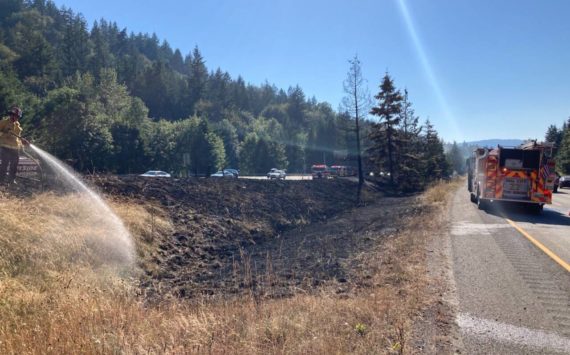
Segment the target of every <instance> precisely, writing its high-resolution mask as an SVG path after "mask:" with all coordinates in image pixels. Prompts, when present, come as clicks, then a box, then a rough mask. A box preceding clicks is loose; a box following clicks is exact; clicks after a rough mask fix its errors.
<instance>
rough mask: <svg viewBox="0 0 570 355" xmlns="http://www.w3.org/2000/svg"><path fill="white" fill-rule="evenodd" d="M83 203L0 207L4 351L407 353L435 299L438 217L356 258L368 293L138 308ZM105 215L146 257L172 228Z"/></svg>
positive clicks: (155, 216) (140, 217) (41, 200)
mask: <svg viewBox="0 0 570 355" xmlns="http://www.w3.org/2000/svg"><path fill="white" fill-rule="evenodd" d="M450 190H451V187H450V185H446V186H445V187H441V186H435V187H433V188H432V189H431V190H430V191H428V192H427V193H426V194H425V199H426V201H430V203H432V202H438V201H439V199H440V197H438V194H440V193H443V194H444V195H447V194H448V192H449V191H450ZM82 203H83V202H82V201H81V199H80V198H79V197H72V198H70V197H61V196H54V195H41V196H38V197H36V198H34V199H33V200H32V201H19V200H16V199H13V198H11V199H2V200H0V222H1V223H0V319H1V322H0V353H2V354H40V353H51V354H63V353H86V354H91V353H127V354H140V353H175V354H182V353H197V354H204V353H213V354H222V353H227V354H234V353H247V354H250V353H251V354H262V353H263V354H265V353H293V354H301V353H302V354H345V353H360V354H369V353H370V354H384V353H411V352H413V346H412V345H410V344H409V343H408V342H409V339H410V332H411V329H412V322H413V321H414V319H416V318H417V317H418V316H419V314H420V312H421V310H422V309H423V308H424V307H426V306H427V304H429V302H431V301H432V300H431V299H430V297H429V296H427V295H426V294H425V293H426V291H425V290H426V283H427V278H426V276H425V274H426V272H425V262H424V260H425V249H424V247H425V242H426V240H427V238H429V236H430V234H431V233H432V232H433V231H435V230H437V228H438V227H439V222H438V221H439V219H438V218H433V215H432V214H433V213H439V210H438V209H436V210H433V211H432V212H431V213H430V214H426V215H423V216H421V218H417V219H411V220H410V226H409V228H408V229H406V230H404V231H402V232H401V233H399V234H398V235H396V236H394V237H392V238H390V239H388V240H386V242H385V243H384V244H383V245H381V246H379V247H378V250H375V251H374V252H372V253H370V255H368V256H365V257H363V260H362V262H363V264H364V265H367V266H369V269H368V272H370V273H371V274H372V279H371V285H372V286H371V287H369V288H365V289H363V290H361V291H359V292H356V293H354V294H351V295H350V296H348V297H346V296H344V297H340V296H337V295H336V294H335V293H334V292H325V291H323V292H321V293H317V294H313V295H302V294H299V295H297V296H294V297H291V298H288V299H277V300H263V301H260V300H258V299H254V298H252V297H247V296H245V297H243V298H241V299H238V300H233V301H228V302H219V301H218V302H209V301H208V300H207V299H204V300H193V302H192V303H186V302H184V301H181V300H165V301H164V302H163V303H161V304H146V303H145V301H144V300H143V299H141V297H139V296H137V289H136V287H135V286H134V285H135V283H134V280H133V279H132V278H133V277H134V276H136V270H134V267H133V265H126V264H124V263H121V259H120V258H117V256H113V255H111V257H109V250H107V249H105V248H103V249H101V248H97V247H96V246H94V245H93V243H89V242H88V241H89V240H93V238H99V237H101V235H100V233H103V231H97V228H94V226H96V224H91V223H93V222H94V221H92V220H91V218H92V217H89V216H87V215H84V214H83V212H81V211H82V210H83V207H81V205H82ZM29 206H33V207H29ZM113 209H114V210H115V211H117V213H118V214H119V215H120V216H121V218H122V219H123V220H124V222H125V225H126V226H127V227H128V228H129V230H130V231H131V233H132V234H133V236H134V239H135V244H136V248H137V252H138V254H139V255H140V256H141V257H142V258H143V259H144V258H145V257H148V256H149V255H151V253H152V251H153V247H155V244H154V242H155V236H156V235H158V234H161V233H166V234H167V233H169V231H170V230H171V228H172V226H171V224H170V221H168V219H167V218H166V216H165V214H164V213H163V212H161V211H160V209H158V208H156V207H152V208H149V207H146V208H145V207H142V206H137V205H133V204H128V203H119V202H117V203H114V204H113ZM109 261H112V262H109ZM143 267H144V264H143Z"/></svg>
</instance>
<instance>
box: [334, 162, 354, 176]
mask: <svg viewBox="0 0 570 355" xmlns="http://www.w3.org/2000/svg"><path fill="white" fill-rule="evenodd" d="M331 174H332V175H333V176H341V177H342V176H356V169H355V168H354V167H352V166H348V165H333V166H331Z"/></svg>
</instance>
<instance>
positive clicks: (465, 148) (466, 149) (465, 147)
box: [443, 138, 524, 157]
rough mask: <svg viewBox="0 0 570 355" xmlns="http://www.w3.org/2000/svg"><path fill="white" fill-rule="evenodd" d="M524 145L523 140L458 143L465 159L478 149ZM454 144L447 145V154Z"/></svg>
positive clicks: (445, 146) (485, 140) (486, 140)
mask: <svg viewBox="0 0 570 355" xmlns="http://www.w3.org/2000/svg"><path fill="white" fill-rule="evenodd" d="M522 143H524V140H522V139H499V138H496V139H484V140H480V141H472V142H461V143H457V146H458V147H459V150H460V151H461V154H462V155H463V156H464V157H468V156H470V155H471V152H473V149H475V148H476V147H488V148H494V147H496V146H497V145H501V146H503V147H516V146H518V145H520V144H522ZM452 145H453V143H445V144H444V146H443V148H444V150H445V152H446V153H447V152H449V151H450V150H451V147H452Z"/></svg>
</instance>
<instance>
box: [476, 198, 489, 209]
mask: <svg viewBox="0 0 570 355" xmlns="http://www.w3.org/2000/svg"><path fill="white" fill-rule="evenodd" d="M477 208H478V209H480V210H485V209H486V208H487V202H486V201H485V200H482V199H480V198H479V196H477Z"/></svg>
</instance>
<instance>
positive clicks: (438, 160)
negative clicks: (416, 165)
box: [423, 120, 449, 181]
mask: <svg viewBox="0 0 570 355" xmlns="http://www.w3.org/2000/svg"><path fill="white" fill-rule="evenodd" d="M425 132H426V133H425V136H424V156H423V160H424V162H425V164H426V165H425V175H424V176H425V179H426V181H434V180H439V179H442V178H444V177H445V176H447V175H449V165H448V163H447V159H446V157H445V153H444V150H443V142H442V141H441V140H440V139H439V137H438V134H437V131H436V130H435V129H434V127H433V125H432V124H431V122H430V121H429V120H427V121H426V123H425Z"/></svg>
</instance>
